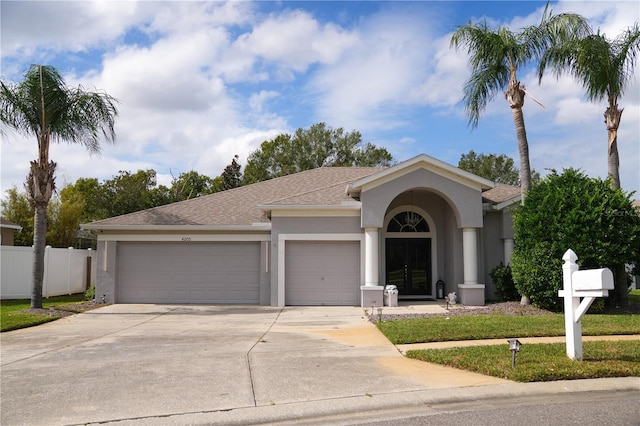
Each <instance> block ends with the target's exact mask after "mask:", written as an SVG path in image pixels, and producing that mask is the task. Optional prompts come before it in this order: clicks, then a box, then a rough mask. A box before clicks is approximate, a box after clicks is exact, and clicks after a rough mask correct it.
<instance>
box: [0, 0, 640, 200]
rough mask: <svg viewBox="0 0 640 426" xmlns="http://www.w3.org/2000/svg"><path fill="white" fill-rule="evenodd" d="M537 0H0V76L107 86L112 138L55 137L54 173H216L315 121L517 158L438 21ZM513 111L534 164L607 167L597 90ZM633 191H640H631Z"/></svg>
mask: <svg viewBox="0 0 640 426" xmlns="http://www.w3.org/2000/svg"><path fill="white" fill-rule="evenodd" d="M544 5H545V2H543V1H495V2H486V1H411V2H400V1H394V2H384V1H360V2H348V1H324V2H323V1H321V2H314V1H298V2H289V1H279V2H269V1H259V2H249V1H239V2H221V1H218V2H196V1H183V2H177V1H175V2H170V1H169V2H155V1H140V2H134V1H111V2H110V1H101V2H92V1H82V2H80V1H78V2H74V1H64V2H58V1H43V2H36V1H16V2H13V1H4V0H3V1H2V2H1V3H0V7H1V37H2V39H1V46H0V47H1V49H0V50H1V57H0V59H1V76H2V79H3V80H5V81H6V80H12V81H20V80H21V77H22V75H23V73H24V71H25V70H26V69H27V68H28V66H29V65H30V64H32V63H38V64H49V65H53V66H55V67H57V68H58V70H59V71H60V72H61V73H62V74H63V76H64V77H65V80H66V81H67V83H68V84H69V85H70V86H75V85H78V84H81V85H82V86H83V87H85V88H86V89H89V90H95V89H100V90H104V91H106V92H107V93H109V94H111V95H113V96H115V97H116V98H118V99H119V100H120V106H119V111H120V115H119V117H118V120H117V125H116V131H117V143H116V144H115V145H106V144H105V145H103V149H102V153H101V155H99V156H97V155H93V156H91V155H89V153H87V152H86V151H84V149H83V148H82V147H80V146H71V145H67V144H59V145H56V146H54V147H53V148H52V150H51V158H52V159H53V160H54V161H57V162H58V180H57V181H58V185H59V186H62V185H64V183H72V182H74V181H75V180H76V179H77V178H79V177H96V178H99V179H100V180H104V179H110V178H111V177H112V176H114V175H116V174H117V173H118V172H119V171H120V170H128V171H136V170H138V169H154V170H156V172H157V173H158V180H159V183H163V184H166V185H168V184H169V183H170V181H171V176H172V175H173V176H176V177H177V176H178V175H179V174H180V173H182V172H187V171H189V170H196V171H198V172H199V173H202V174H206V175H208V176H211V177H214V176H217V175H219V174H220V173H221V172H222V170H223V169H224V167H225V166H226V165H227V164H229V163H230V162H231V159H232V158H233V156H234V155H236V154H238V155H239V156H240V159H241V163H242V164H243V165H244V164H245V162H246V158H247V156H248V155H249V153H251V152H252V151H254V150H255V149H257V148H258V147H259V146H260V143H261V142H263V141H264V140H268V139H271V138H273V137H275V136H276V135H278V134H280V133H284V132H293V131H295V129H297V128H300V127H303V128H308V127H309V126H311V125H312V124H314V123H317V122H325V123H327V124H328V125H329V126H332V127H334V128H337V127H343V128H344V129H345V130H347V131H351V130H357V131H359V132H361V133H362V136H363V140H364V142H372V143H374V144H376V145H378V146H383V147H385V148H387V149H388V150H389V151H390V152H391V153H392V154H393V156H394V157H395V158H396V160H398V161H402V160H406V159H409V158H411V157H413V156H415V155H418V154H420V153H425V154H428V155H431V156H433V157H435V158H438V159H440V160H443V161H446V162H448V163H450V164H453V165H456V164H457V162H458V160H459V159H460V156H461V155H462V154H464V153H467V152H468V151H469V150H471V149H473V150H475V151H476V152H482V153H487V154H489V153H495V154H507V155H509V156H511V157H513V158H514V159H516V160H517V158H518V153H517V146H516V137H515V131H514V128H513V120H512V116H511V111H510V109H509V108H508V106H507V104H506V101H505V100H504V99H503V97H502V96H501V95H498V96H496V98H495V99H494V100H493V101H492V102H491V103H490V104H489V105H488V107H487V109H486V111H485V113H484V114H483V116H482V117H481V119H480V123H479V126H478V127H477V128H476V129H471V128H470V127H469V126H468V125H467V118H466V117H465V115H464V105H463V104H462V102H461V99H462V86H463V84H464V81H465V80H466V78H467V77H468V69H467V56H466V53H465V52H464V51H460V52H456V51H455V50H452V49H450V48H449V38H450V35H451V32H452V31H453V30H454V29H455V27H456V26H457V25H463V24H466V23H467V22H468V21H469V20H472V21H478V20H483V19H486V20H487V22H488V23H489V24H490V25H492V26H499V25H508V26H509V27H510V28H512V29H514V30H517V29H519V28H522V27H524V26H527V25H532V24H535V23H537V22H538V21H539V20H540V17H541V13H542V9H543V8H544ZM552 8H553V10H554V12H557V13H560V12H567V11H569V12H575V13H580V14H582V15H583V16H585V17H586V18H588V19H589V20H590V22H591V24H592V26H593V27H594V28H600V30H601V31H602V32H604V33H605V34H607V35H608V36H609V37H610V38H612V37H615V36H616V35H618V34H619V33H620V32H621V31H622V30H623V29H624V28H626V27H628V26H630V25H633V23H634V22H635V21H638V20H640V6H638V3H637V2H634V1H586V2H583V1H560V2H554V3H552ZM519 79H520V80H521V81H522V82H523V83H524V84H525V86H526V87H527V90H528V91H529V93H531V94H532V95H533V96H535V97H536V99H538V100H540V101H541V102H542V103H543V104H544V105H545V109H543V108H542V107H540V106H538V105H537V104H536V103H534V102H533V101H532V100H531V99H530V98H528V99H527V101H526V102H525V107H524V114H525V123H526V126H527V133H528V139H529V145H530V158H531V165H532V167H533V168H534V169H535V170H537V171H539V172H541V173H542V174H545V173H546V170H547V169H557V170H561V169H562V168H565V167H576V168H581V169H582V170H584V171H585V172H586V173H587V174H588V175H590V176H599V177H605V176H606V172H607V168H606V144H607V132H606V129H605V126H604V123H603V118H602V114H603V112H604V110H605V108H606V104H605V103H604V102H601V103H590V102H588V101H586V100H585V99H584V96H583V91H582V89H581V87H580V86H579V85H578V84H577V83H576V82H575V81H573V80H572V79H571V78H569V77H566V76H564V77H561V78H560V79H559V80H556V79H555V78H553V77H552V76H551V75H549V76H548V77H546V78H545V79H544V80H543V82H542V84H541V85H539V84H538V82H537V78H536V77H535V75H534V73H533V72H532V71H531V70H523V71H522V72H521V73H520V75H519ZM639 79H640V70H638V69H636V77H635V79H634V80H633V83H632V85H631V86H630V87H629V89H628V91H627V93H626V94H625V96H624V97H623V98H622V100H621V102H620V106H621V107H624V108H625V110H624V113H623V116H622V122H621V127H620V131H619V142H618V143H619V151H620V156H621V165H620V170H621V180H622V186H623V188H624V189H625V190H627V191H632V190H633V191H638V190H639V189H640V172H639V169H640V90H639V89H640V86H639V84H638V80H639ZM2 139H3V140H2V144H1V146H0V149H1V151H0V152H1V154H2V155H1V157H2V160H1V161H2V163H1V165H2V172H1V182H0V184H1V189H2V194H3V195H4V193H5V191H6V189H8V188H10V187H12V186H13V185H16V186H18V188H22V183H23V181H24V178H25V176H26V175H27V172H28V165H29V161H30V160H32V159H34V158H35V157H36V152H37V145H36V141H35V139H34V138H33V137H31V138H23V137H20V136H18V135H16V134H14V133H11V132H7V133H5V134H4V135H2ZM636 198H640V195H636Z"/></svg>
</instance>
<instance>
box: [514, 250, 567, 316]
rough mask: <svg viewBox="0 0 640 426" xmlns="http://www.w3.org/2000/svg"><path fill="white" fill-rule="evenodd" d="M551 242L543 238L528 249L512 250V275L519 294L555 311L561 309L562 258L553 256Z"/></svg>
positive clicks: (541, 306)
mask: <svg viewBox="0 0 640 426" xmlns="http://www.w3.org/2000/svg"><path fill="white" fill-rule="evenodd" d="M552 252H553V248H552V245H551V244H550V243H548V242H546V241H543V242H541V243H540V244H538V245H536V246H534V247H532V248H531V249H530V250H518V251H517V252H516V251H514V252H513V257H512V258H511V262H512V264H513V270H512V271H513V279H514V281H515V282H516V284H515V285H516V288H517V289H518V291H519V292H521V293H522V294H528V295H529V298H530V300H531V303H532V304H534V305H536V306H538V307H540V308H543V309H548V310H550V311H554V312H560V311H561V310H562V299H561V298H560V297H558V290H560V289H561V288H562V259H560V258H559V257H557V258H554V257H553V256H552V255H550V253H552Z"/></svg>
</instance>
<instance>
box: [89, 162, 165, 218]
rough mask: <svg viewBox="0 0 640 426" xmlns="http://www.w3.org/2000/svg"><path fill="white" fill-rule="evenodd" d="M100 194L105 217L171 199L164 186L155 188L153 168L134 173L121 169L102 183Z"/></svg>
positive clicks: (141, 208) (160, 203)
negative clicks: (105, 213)
mask: <svg viewBox="0 0 640 426" xmlns="http://www.w3.org/2000/svg"><path fill="white" fill-rule="evenodd" d="M101 194H102V195H101V196H102V203H103V206H104V208H105V210H106V212H107V217H113V216H120V215H123V214H127V213H133V212H137V211H140V210H145V209H148V208H151V207H157V206H161V205H164V204H168V203H169V202H170V201H171V200H170V199H169V191H168V190H167V188H166V187H159V188H157V180H156V172H155V170H153V169H148V170H138V171H137V172H135V173H131V172H128V171H123V170H121V171H120V172H119V173H118V174H117V175H116V176H114V177H113V179H109V180H106V181H104V183H102V185H101Z"/></svg>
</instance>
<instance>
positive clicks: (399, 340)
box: [376, 314, 640, 345]
mask: <svg viewBox="0 0 640 426" xmlns="http://www.w3.org/2000/svg"><path fill="white" fill-rule="evenodd" d="M376 325H377V326H378V328H379V329H380V331H381V332H382V333H383V334H384V335H385V336H386V337H387V338H388V339H389V341H391V343H393V344H395V345H400V344H411V343H427V342H447V341H455V340H479V339H501V338H507V339H508V338H511V337H552V336H564V335H565V328H564V315H562V314H549V315H521V316H517V315H459V316H451V317H444V316H438V317H427V318H409V319H403V320H393V321H382V322H378V323H377V324H376ZM621 334H640V315H604V314H592V315H585V316H584V317H583V318H582V335H583V336H606V335H621Z"/></svg>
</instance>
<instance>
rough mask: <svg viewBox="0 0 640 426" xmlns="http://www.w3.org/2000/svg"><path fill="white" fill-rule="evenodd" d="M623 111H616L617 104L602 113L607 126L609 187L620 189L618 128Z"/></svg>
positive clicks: (611, 105)
mask: <svg viewBox="0 0 640 426" xmlns="http://www.w3.org/2000/svg"><path fill="white" fill-rule="evenodd" d="M623 110H624V108H623V109H618V105H617V104H610V105H609V107H608V108H607V110H606V111H605V112H604V122H605V124H606V125H607V133H608V136H609V143H608V145H607V166H608V174H609V178H610V179H611V187H612V188H613V189H620V157H619V156H618V127H620V117H621V116H622V111H623Z"/></svg>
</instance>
